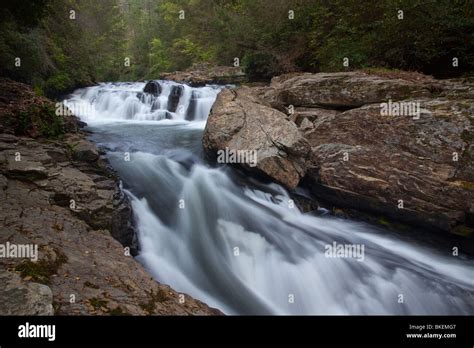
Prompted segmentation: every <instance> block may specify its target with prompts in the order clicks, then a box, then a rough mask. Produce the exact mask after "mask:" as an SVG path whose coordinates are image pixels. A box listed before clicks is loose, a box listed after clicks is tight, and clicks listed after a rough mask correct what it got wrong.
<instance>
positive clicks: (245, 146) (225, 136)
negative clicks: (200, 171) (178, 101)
mask: <svg viewBox="0 0 474 348" xmlns="http://www.w3.org/2000/svg"><path fill="white" fill-rule="evenodd" d="M203 143H204V147H205V148H206V150H207V151H208V153H212V154H213V155H216V153H217V151H219V150H226V149H227V151H229V152H234V153H237V152H238V151H247V152H253V151H255V153H256V154H257V161H256V169H258V170H259V171H260V172H261V173H264V174H266V175H267V176H269V177H271V178H273V179H275V180H276V181H278V182H280V183H284V184H286V185H287V186H290V187H295V186H296V185H297V184H298V182H299V181H300V179H301V178H302V176H303V175H304V173H305V159H306V156H307V154H308V153H309V149H310V148H309V144H308V143H307V141H306V140H305V139H304V138H303V136H302V134H301V133H300V131H299V130H298V129H297V127H296V125H295V124H294V123H293V122H291V121H289V120H288V119H287V117H286V115H285V114H283V113H281V112H280V111H278V110H275V109H273V108H271V107H270V105H268V104H267V103H266V102H264V101H261V100H259V99H257V98H256V97H254V96H253V95H252V90H251V89H250V88H247V87H242V88H240V89H237V90H230V89H225V90H223V91H222V92H221V93H219V95H218V97H217V100H216V102H215V104H214V106H213V108H212V112H211V116H210V117H209V120H208V122H207V125H206V129H205V132H204V137H203ZM249 157H250V156H249ZM243 165H244V166H245V167H246V168H248V169H251V168H252V166H253V164H252V163H251V162H248V163H243Z"/></svg>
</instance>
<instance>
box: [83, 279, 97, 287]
mask: <svg viewBox="0 0 474 348" xmlns="http://www.w3.org/2000/svg"><path fill="white" fill-rule="evenodd" d="M84 286H85V287H87V288H91V289H98V288H99V287H98V286H97V285H95V284H93V283H91V282H89V281H85V282H84Z"/></svg>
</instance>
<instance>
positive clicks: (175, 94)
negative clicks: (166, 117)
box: [167, 85, 184, 112]
mask: <svg viewBox="0 0 474 348" xmlns="http://www.w3.org/2000/svg"><path fill="white" fill-rule="evenodd" d="M183 91H184V87H183V86H180V85H175V86H172V87H171V92H170V95H169V97H168V107H167V109H168V111H170V112H175V111H176V108H177V107H178V104H179V99H180V98H181V96H182V95H183Z"/></svg>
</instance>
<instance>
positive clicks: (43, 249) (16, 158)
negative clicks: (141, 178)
mask: <svg viewBox="0 0 474 348" xmlns="http://www.w3.org/2000/svg"><path fill="white" fill-rule="evenodd" d="M0 92H1V95H0V125H1V126H0V127H1V128H0V151H1V152H0V225H1V228H0V244H1V245H2V246H4V247H5V246H6V245H30V244H31V245H37V246H38V254H39V255H38V260H37V261H36V262H34V261H32V260H30V259H25V258H15V257H1V258H0V265H1V269H0V278H1V280H2V284H4V286H2V288H1V289H0V314H4V315H5V314H6V315H9V314H15V315H27V314H30V315H31V314H33V315H34V314H43V315H48V314H53V313H54V314H66V315H74V314H80V315H84V314H107V315H121V314H132V315H148V314H167V315H175V314H178V315H179V314H193V315H194V314H204V315H207V314H219V313H220V312H219V311H218V310H215V309H211V308H209V307H208V306H206V305H205V304H203V303H201V302H199V301H197V300H194V299H192V298H190V297H189V296H187V295H183V296H180V294H178V293H176V292H175V291H174V290H172V289H171V288H169V287H168V286H166V285H162V284H159V283H157V282H156V281H154V280H153V279H152V278H151V277H150V276H149V275H148V274H147V273H146V272H145V270H144V269H143V267H142V266H141V265H140V264H139V263H138V262H136V261H135V260H134V258H133V256H132V255H133V254H134V253H136V251H137V248H138V245H137V240H136V235H135V232H134V229H133V225H132V211H131V208H130V205H129V203H128V200H127V199H126V197H125V196H124V195H123V194H122V192H121V191H120V189H119V188H118V185H117V184H118V179H117V178H116V177H115V175H114V173H113V172H112V171H111V170H110V169H109V168H108V164H107V162H106V161H105V159H104V158H103V156H101V154H100V153H99V152H98V150H97V149H96V148H95V146H94V145H93V144H92V143H90V142H89V141H87V140H86V139H85V134H84V133H83V132H81V131H79V126H80V125H79V124H78V122H77V120H76V119H75V118H74V117H73V116H67V117H66V118H64V119H60V118H56V116H55V115H54V114H51V111H52V110H53V111H54V105H52V103H51V102H50V101H49V100H47V99H45V98H41V97H37V96H35V95H34V93H33V92H32V91H31V89H30V88H29V87H28V86H26V85H23V84H18V83H16V82H12V81H9V80H1V81H0ZM55 122H57V125H55ZM54 127H56V128H54ZM52 129H53V130H54V132H55V133H54V136H52V134H51V131H52ZM183 300H184V301H183Z"/></svg>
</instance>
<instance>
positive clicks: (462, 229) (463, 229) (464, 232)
mask: <svg viewBox="0 0 474 348" xmlns="http://www.w3.org/2000/svg"><path fill="white" fill-rule="evenodd" d="M453 232H454V233H455V234H459V235H461V236H464V237H468V236H470V235H472V233H473V232H474V228H471V227H468V226H466V225H458V226H456V227H455V228H454V229H453Z"/></svg>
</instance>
